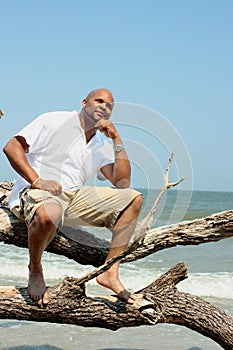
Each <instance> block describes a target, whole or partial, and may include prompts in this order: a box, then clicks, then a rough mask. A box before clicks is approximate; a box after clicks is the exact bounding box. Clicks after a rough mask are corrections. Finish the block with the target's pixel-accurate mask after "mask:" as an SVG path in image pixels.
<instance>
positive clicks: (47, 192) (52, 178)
mask: <svg viewBox="0 0 233 350" xmlns="http://www.w3.org/2000/svg"><path fill="white" fill-rule="evenodd" d="M113 107H114V99H113V96H112V94H111V92H110V91H109V90H107V89H96V90H93V91H91V92H90V93H89V94H88V95H87V97H86V98H84V99H83V101H82V109H81V111H80V112H77V111H72V112H64V111H58V112H50V113H45V114H42V115H40V116H39V117H38V118H36V119H35V120H34V121H32V123H30V124H29V125H27V126H26V127H25V128H23V129H22V130H21V131H20V132H19V133H18V134H17V135H16V136H14V137H13V138H12V139H11V140H10V141H9V142H8V143H7V144H6V146H5V147H4V149H3V151H4V152H5V154H6V156H7V157H8V159H9V162H10V164H11V166H12V167H13V168H14V169H15V170H16V172H17V173H18V178H17V181H16V183H15V185H14V187H13V189H12V193H11V196H10V199H9V207H10V209H11V211H12V212H13V213H14V214H15V215H16V216H17V217H18V218H19V219H21V220H23V221H24V222H25V223H26V225H27V227H28V247H29V266H28V267H29V279H28V292H29V295H30V297H31V299H32V300H34V301H35V302H36V303H37V304H38V306H40V307H42V306H43V305H46V304H47V303H48V302H49V296H48V292H47V290H46V284H45V280H44V275H43V269H42V255H43V252H44V250H45V248H46V247H47V245H48V244H49V243H50V242H51V241H52V239H53V238H54V236H55V235H56V232H57V230H58V228H59V229H61V227H62V226H63V225H64V226H83V225H92V226H99V227H106V228H108V229H109V230H111V232H112V240H111V244H110V249H109V252H108V255H107V258H106V260H108V259H110V258H112V257H113V256H115V255H116V254H118V253H119V252H121V251H122V250H123V249H124V248H125V247H126V246H127V244H128V242H129V240H130V238H131V235H132V233H133V231H134V229H135V225H136V221H137V218H138V215H139V212H140V209H141V205H142V195H141V193H139V192H137V191H135V190H133V189H130V188H129V185H130V162H129V159H128V157H127V153H126V150H125V148H124V145H123V143H122V140H121V137H120V134H119V132H118V130H117V129H116V127H115V126H114V124H113V123H112V122H111V121H110V117H111V114H112V109H113ZM103 135H105V137H103ZM93 174H97V177H98V178H99V179H100V180H105V179H107V180H109V181H110V182H111V183H112V184H113V186H114V187H96V186H85V183H86V181H87V180H88V179H90V178H91V177H92V175H93ZM118 269H119V262H117V263H115V264H114V265H113V266H112V267H111V268H110V269H109V270H108V271H106V272H105V273H103V274H101V275H99V276H98V277H97V282H98V283H99V284H100V285H102V286H104V287H106V288H109V289H111V290H112V291H113V292H114V293H116V294H117V296H118V297H119V298H120V299H122V300H125V301H126V302H127V303H130V304H133V303H134V301H135V296H134V295H133V294H131V293H129V292H128V291H127V290H126V288H125V287H124V285H123V283H122V282H121V280H120V278H119V274H118Z"/></svg>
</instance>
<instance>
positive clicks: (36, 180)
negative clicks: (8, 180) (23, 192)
mask: <svg viewBox="0 0 233 350" xmlns="http://www.w3.org/2000/svg"><path fill="white" fill-rule="evenodd" d="M39 180H40V177H39V176H38V177H37V178H36V179H35V180H34V181H33V183H32V184H31V186H32V187H34V186H35V184H36V183H37V182H38V181H39Z"/></svg>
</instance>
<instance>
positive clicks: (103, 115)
mask: <svg viewBox="0 0 233 350" xmlns="http://www.w3.org/2000/svg"><path fill="white" fill-rule="evenodd" d="M95 113H96V114H97V115H98V116H100V117H101V118H104V119H106V115H105V113H104V112H102V111H100V110H96V111H95Z"/></svg>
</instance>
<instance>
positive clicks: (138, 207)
mask: <svg viewBox="0 0 233 350" xmlns="http://www.w3.org/2000/svg"><path fill="white" fill-rule="evenodd" d="M142 202H143V197H142V195H141V194H140V195H138V196H137V197H136V198H135V199H134V200H133V202H132V203H131V206H133V209H134V211H135V214H136V215H139V212H140V210H141V207H142Z"/></svg>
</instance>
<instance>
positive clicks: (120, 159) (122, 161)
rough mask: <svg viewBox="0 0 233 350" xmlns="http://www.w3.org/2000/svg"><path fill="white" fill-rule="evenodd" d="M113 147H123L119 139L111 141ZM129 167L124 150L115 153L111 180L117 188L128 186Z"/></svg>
mask: <svg viewBox="0 0 233 350" xmlns="http://www.w3.org/2000/svg"><path fill="white" fill-rule="evenodd" d="M113 145H114V147H116V146H117V145H123V143H122V140H121V138H120V137H119V138H117V139H114V140H113ZM130 175H131V166H130V162H129V159H128V156H127V153H126V150H125V148H123V149H122V150H121V151H119V152H117V151H115V163H114V166H113V178H114V182H115V184H116V187H118V188H127V187H129V185H130Z"/></svg>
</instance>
